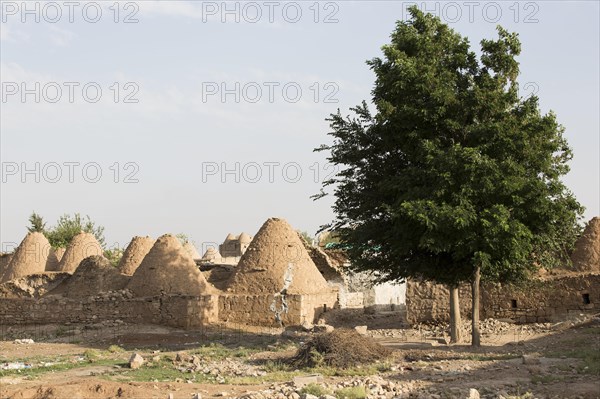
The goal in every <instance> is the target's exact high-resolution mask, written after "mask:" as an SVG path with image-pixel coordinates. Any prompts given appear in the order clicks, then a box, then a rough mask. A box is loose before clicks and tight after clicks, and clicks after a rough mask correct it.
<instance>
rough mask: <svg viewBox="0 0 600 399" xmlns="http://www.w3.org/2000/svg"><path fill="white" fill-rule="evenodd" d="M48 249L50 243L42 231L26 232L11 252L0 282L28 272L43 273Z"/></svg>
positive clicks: (48, 252)
mask: <svg viewBox="0 0 600 399" xmlns="http://www.w3.org/2000/svg"><path fill="white" fill-rule="evenodd" d="M50 249H51V247H50V243H49V242H48V239H46V237H45V236H44V235H43V234H42V233H38V232H31V233H27V235H26V236H25V238H24V239H23V241H21V244H20V245H19V247H18V248H17V250H16V251H15V253H14V254H13V256H12V259H11V260H10V263H9V264H8V267H7V268H6V271H5V272H4V275H2V276H1V281H0V282H5V281H10V280H13V279H15V278H19V277H23V276H27V275H29V274H34V273H43V272H44V271H45V270H46V263H47V262H48V255H49V254H50Z"/></svg>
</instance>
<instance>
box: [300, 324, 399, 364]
mask: <svg viewBox="0 0 600 399" xmlns="http://www.w3.org/2000/svg"><path fill="white" fill-rule="evenodd" d="M391 353H392V351H391V350H390V349H388V348H386V347H384V346H381V345H380V344H378V343H377V342H375V341H374V340H373V339H371V338H368V337H365V336H363V335H360V334H359V333H358V332H356V331H355V330H346V329H338V330H334V331H332V332H328V333H323V334H318V335H315V336H313V337H312V338H311V339H310V340H308V341H307V342H306V343H304V344H303V345H302V346H301V347H300V349H298V351H297V352H296V354H295V355H294V357H293V358H292V359H290V363H291V364H292V365H293V366H294V367H298V368H303V367H317V366H321V365H326V366H332V367H339V368H350V367H356V366H359V365H361V364H370V363H374V362H376V361H378V360H383V359H385V358H386V357H388V356H389V355H390V354H391Z"/></svg>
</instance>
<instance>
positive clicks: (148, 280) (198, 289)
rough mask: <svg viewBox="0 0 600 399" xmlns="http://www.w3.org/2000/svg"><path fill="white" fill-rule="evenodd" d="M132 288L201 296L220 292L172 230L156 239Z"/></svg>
mask: <svg viewBox="0 0 600 399" xmlns="http://www.w3.org/2000/svg"><path fill="white" fill-rule="evenodd" d="M128 288H129V290H131V292H133V293H134V294H135V295H136V296H138V297H146V296H156V295H161V294H180V295H193V296H199V295H206V294H211V293H215V292H216V290H215V289H214V288H213V287H211V286H210V285H209V284H208V283H207V282H206V279H205V278H204V276H203V275H202V273H201V272H200V270H199V269H198V267H197V266H196V263H195V262H194V260H193V259H192V257H191V256H190V255H189V254H188V253H187V252H186V251H185V250H184V249H183V247H182V246H181V243H180V242H179V240H178V239H177V238H176V237H175V236H173V235H170V234H165V235H163V236H161V237H159V238H158V240H156V242H155V243H154V245H153V246H152V249H151V250H150V252H148V255H146V257H145V258H144V260H143V261H142V263H141V264H140V267H138V268H137V270H136V271H135V273H134V274H133V276H132V277H131V281H130V282H129V285H128Z"/></svg>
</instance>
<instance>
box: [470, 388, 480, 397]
mask: <svg viewBox="0 0 600 399" xmlns="http://www.w3.org/2000/svg"><path fill="white" fill-rule="evenodd" d="M468 399H479V391H478V390H477V389H475V388H471V389H469V397H468Z"/></svg>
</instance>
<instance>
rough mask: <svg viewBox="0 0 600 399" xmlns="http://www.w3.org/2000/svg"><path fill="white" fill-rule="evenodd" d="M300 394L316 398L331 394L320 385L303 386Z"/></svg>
mask: <svg viewBox="0 0 600 399" xmlns="http://www.w3.org/2000/svg"><path fill="white" fill-rule="evenodd" d="M300 393H303V394H308V395H314V396H316V397H321V396H323V395H329V394H331V392H329V390H327V389H326V388H324V387H322V386H321V385H319V384H315V383H311V384H308V385H306V386H304V387H303V388H302V389H301V390H300Z"/></svg>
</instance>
